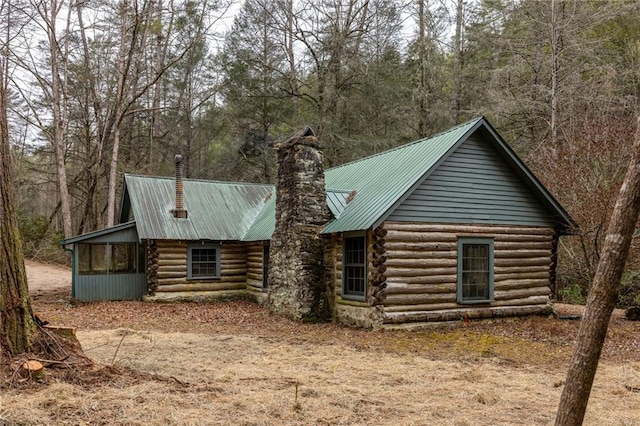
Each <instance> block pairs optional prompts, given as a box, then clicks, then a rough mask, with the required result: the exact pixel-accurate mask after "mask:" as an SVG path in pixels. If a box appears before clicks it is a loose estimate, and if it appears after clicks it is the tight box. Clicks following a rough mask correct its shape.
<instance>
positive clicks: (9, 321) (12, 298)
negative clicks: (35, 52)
mask: <svg viewBox="0 0 640 426" xmlns="http://www.w3.org/2000/svg"><path fill="white" fill-rule="evenodd" d="M4 67H5V63H4V61H2V63H0V345H2V350H3V351H4V350H6V351H8V352H9V353H11V354H18V353H20V352H24V351H25V350H27V349H28V348H29V346H30V345H31V337H32V335H33V333H34V332H35V323H34V321H33V317H32V311H31V300H30V299H29V289H28V287H27V275H26V273H25V268H24V256H23V254H22V242H21V241H20V234H19V231H18V222H17V219H16V208H15V200H14V194H13V185H12V179H11V155H10V147H9V129H8V127H7V126H8V123H7V98H6V95H7V92H6V80H5V78H4V75H5V68H4Z"/></svg>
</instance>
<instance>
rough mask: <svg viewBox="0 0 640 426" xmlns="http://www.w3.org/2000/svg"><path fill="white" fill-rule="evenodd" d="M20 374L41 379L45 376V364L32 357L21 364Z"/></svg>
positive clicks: (33, 378)
mask: <svg viewBox="0 0 640 426" xmlns="http://www.w3.org/2000/svg"><path fill="white" fill-rule="evenodd" d="M20 375H21V376H22V377H25V378H29V379H32V380H38V379H41V378H43V377H44V366H43V365H42V363H41V362H40V361H36V360H33V359H30V360H29V361H26V362H23V363H22V365H21V366H20Z"/></svg>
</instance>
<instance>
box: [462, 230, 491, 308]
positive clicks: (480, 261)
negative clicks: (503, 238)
mask: <svg viewBox="0 0 640 426" xmlns="http://www.w3.org/2000/svg"><path fill="white" fill-rule="evenodd" d="M493 286H494V284H493V239H490V238H460V239H458V303H483V302H491V301H492V300H493Z"/></svg>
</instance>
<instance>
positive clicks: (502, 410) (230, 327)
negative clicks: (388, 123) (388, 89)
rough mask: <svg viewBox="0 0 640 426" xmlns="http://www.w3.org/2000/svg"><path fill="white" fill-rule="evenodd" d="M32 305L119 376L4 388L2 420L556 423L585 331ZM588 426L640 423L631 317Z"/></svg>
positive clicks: (181, 306)
mask: <svg viewBox="0 0 640 426" xmlns="http://www.w3.org/2000/svg"><path fill="white" fill-rule="evenodd" d="M34 308H35V310H36V311H37V312H38V313H39V315H40V316H41V317H42V318H44V319H46V320H48V321H50V322H51V323H52V324H59V325H76V326H77V327H78V333H77V335H78V338H79V340H80V342H81V343H82V346H83V348H84V350H85V352H86V354H87V355H88V356H90V357H92V358H93V359H94V360H95V361H96V362H97V363H98V364H99V365H102V366H103V367H104V368H106V369H107V370H106V373H105V370H103V371H102V373H101V374H99V375H97V376H96V377H97V379H96V378H95V377H94V379H93V380H89V381H82V380H76V381H74V380H64V379H61V378H59V377H56V376H55V375H49V376H47V377H46V378H45V380H44V381H45V383H46V384H34V383H26V384H25V383H23V384H20V385H17V386H9V387H7V386H5V388H4V389H2V399H1V407H0V424H1V423H2V422H4V423H6V424H42V425H45V424H46V425H51V424H56V425H58V424H60V425H64V424H69V425H76V424H110V425H111V424H121V425H151V424H176V425H183V424H184V425H186V424H188V425H209V424H221V425H223V424H224V425H227V424H238V425H242V424H244V425H281V424H291V425H293V424H304V425H307V424H317V425H333V424H335V425H341V424H382V425H384V424H389V425H391V424H394V425H397V424H403V425H414V424H415V425H424V424H429V425H478V424H487V425H488V424H491V425H498V424H503V425H514V424H522V425H544V424H553V420H554V416H555V410H556V408H557V404H558V401H559V397H560V393H561V391H562V386H563V383H564V382H563V381H564V376H565V374H566V369H567V366H568V362H569V359H570V357H571V350H572V344H573V342H574V338H575V335H576V333H577V329H578V326H579V321H577V320H557V319H553V318H541V317H529V318H522V319H507V320H501V321H488V322H478V323H474V322H472V323H471V324H469V325H467V326H462V324H461V326H460V327H458V328H455V329H448V330H439V331H435V330H434V331H429V332H406V331H367V330H356V329H350V328H345V327H340V326H337V325H334V324H299V323H294V322H291V321H288V320H285V319H282V318H278V317H274V316H271V315H269V314H268V312H266V311H265V310H264V309H263V308H262V307H260V306H258V305H256V304H253V303H250V302H247V301H230V302H224V303H209V304H197V303H176V304H154V303H143V302H101V303H90V304H78V305H72V304H70V303H68V296H67V294H66V292H65V291H61V290H55V291H48V292H46V291H45V292H41V293H39V295H38V296H36V298H35V300H34ZM577 309H579V308H573V307H569V306H560V307H559V310H560V311H561V313H566V314H569V313H579V312H578V311H577ZM107 373H108V374H107ZM585 424H587V425H595V424H597V425H599V426H601V425H640V323H638V322H630V321H627V320H625V319H624V318H622V315H621V314H620V312H617V313H616V314H615V315H614V318H613V319H612V323H611V326H610V330H609V335H608V339H607V343H606V346H605V348H604V351H603V357H602V362H601V364H600V368H599V370H598V374H597V376H596V381H595V384H594V388H593V391H592V395H591V400H590V403H589V408H588V413H587V417H586V420H585Z"/></svg>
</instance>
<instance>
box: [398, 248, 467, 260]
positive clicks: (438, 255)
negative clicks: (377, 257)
mask: <svg viewBox="0 0 640 426" xmlns="http://www.w3.org/2000/svg"><path fill="white" fill-rule="evenodd" d="M387 256H388V257H389V258H390V259H415V260H422V259H456V258H457V257H458V253H456V251H455V250H450V251H444V250H442V251H426V250H387Z"/></svg>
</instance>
